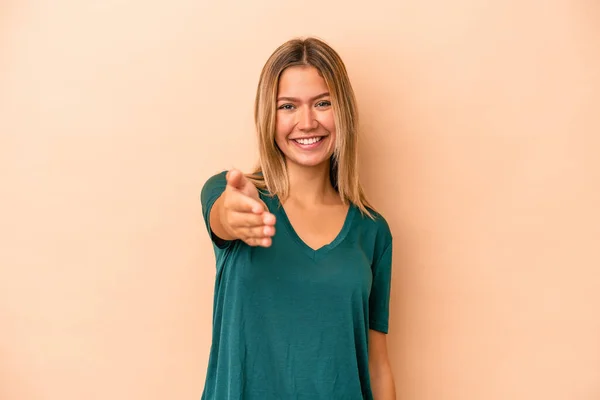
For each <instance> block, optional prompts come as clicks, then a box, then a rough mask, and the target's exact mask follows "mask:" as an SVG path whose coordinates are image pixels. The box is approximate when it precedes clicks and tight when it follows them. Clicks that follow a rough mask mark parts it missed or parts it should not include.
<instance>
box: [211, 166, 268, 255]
mask: <svg viewBox="0 0 600 400" xmlns="http://www.w3.org/2000/svg"><path fill="white" fill-rule="evenodd" d="M219 200H221V201H222V202H221V207H219V220H220V225H221V227H222V228H223V230H224V231H225V232H226V233H227V235H226V236H227V237H225V239H239V240H242V241H243V242H245V243H246V244H248V245H250V246H263V247H269V246H270V245H271V241H272V239H271V238H272V237H273V235H275V216H274V215H273V214H271V213H270V212H269V210H268V208H267V206H266V204H265V203H264V202H263V201H262V200H261V199H260V197H259V195H258V190H257V189H256V187H255V186H254V184H253V183H252V182H251V181H250V180H248V179H247V178H246V177H245V176H244V174H242V173H241V172H240V171H238V170H231V171H229V172H228V173H227V187H226V188H225V191H224V192H223V194H222V195H221V198H220V199H219ZM215 233H216V232H215Z"/></svg>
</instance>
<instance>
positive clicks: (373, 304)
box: [369, 239, 392, 333]
mask: <svg viewBox="0 0 600 400" xmlns="http://www.w3.org/2000/svg"><path fill="white" fill-rule="evenodd" d="M371 269H372V273H373V283H372V286H371V294H370V296H369V328H370V329H373V330H376V331H379V332H383V333H388V323H389V314H390V311H389V310H390V291H391V283H392V241H391V239H389V241H388V242H387V244H386V245H385V247H384V250H383V251H382V252H381V253H380V254H379V256H378V257H377V259H376V260H375V262H374V263H373V265H372V267H371Z"/></svg>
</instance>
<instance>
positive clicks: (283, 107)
mask: <svg viewBox="0 0 600 400" xmlns="http://www.w3.org/2000/svg"><path fill="white" fill-rule="evenodd" d="M277 108H278V109H279V110H291V109H292V108H294V106H293V105H291V104H283V105H280V106H279V107H277Z"/></svg>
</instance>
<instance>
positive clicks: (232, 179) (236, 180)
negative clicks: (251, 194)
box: [225, 169, 247, 190]
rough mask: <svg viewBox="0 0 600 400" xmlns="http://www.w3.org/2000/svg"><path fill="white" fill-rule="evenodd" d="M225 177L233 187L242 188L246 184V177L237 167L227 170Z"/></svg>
mask: <svg viewBox="0 0 600 400" xmlns="http://www.w3.org/2000/svg"><path fill="white" fill-rule="evenodd" d="M225 179H227V184H228V185H229V186H231V187H232V188H234V189H238V190H242V189H243V188H244V186H245V185H246V181H247V179H246V177H245V176H244V174H242V173H241V172H240V171H239V170H237V169H232V170H231V171H229V172H227V175H226V177H225Z"/></svg>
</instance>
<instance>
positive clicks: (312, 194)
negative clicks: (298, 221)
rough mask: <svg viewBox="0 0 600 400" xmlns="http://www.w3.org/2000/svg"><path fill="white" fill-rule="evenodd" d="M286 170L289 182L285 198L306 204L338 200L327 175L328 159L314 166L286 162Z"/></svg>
mask: <svg viewBox="0 0 600 400" xmlns="http://www.w3.org/2000/svg"><path fill="white" fill-rule="evenodd" d="M287 171H288V179H289V183H290V186H289V196H288V199H287V200H292V201H294V202H297V203H300V204H302V205H307V206H309V205H314V204H330V203H332V202H336V203H337V202H339V196H338V194H337V192H336V191H335V189H334V188H333V186H332V184H331V178H330V177H329V161H328V162H325V163H323V164H321V165H317V166H315V167H303V166H299V165H297V164H294V163H288V165H287ZM287 200H286V201H287Z"/></svg>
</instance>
